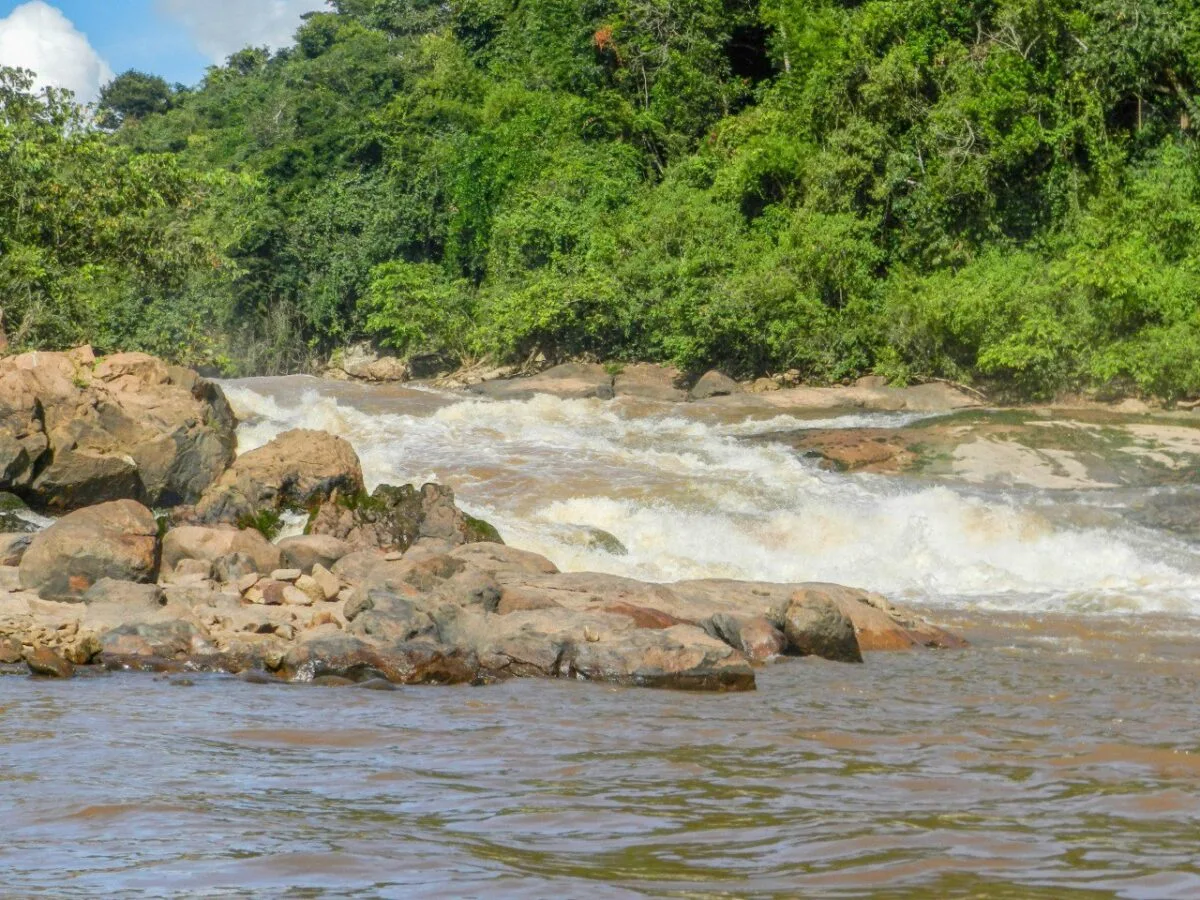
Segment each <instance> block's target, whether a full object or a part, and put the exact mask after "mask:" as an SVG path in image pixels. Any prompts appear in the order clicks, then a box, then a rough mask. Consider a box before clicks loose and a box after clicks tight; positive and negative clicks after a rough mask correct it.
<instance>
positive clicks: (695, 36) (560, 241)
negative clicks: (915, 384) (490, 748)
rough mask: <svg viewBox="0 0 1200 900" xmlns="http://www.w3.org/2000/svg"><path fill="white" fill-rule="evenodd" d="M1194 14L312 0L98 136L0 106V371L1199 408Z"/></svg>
mask: <svg viewBox="0 0 1200 900" xmlns="http://www.w3.org/2000/svg"><path fill="white" fill-rule="evenodd" d="M1198 129H1200V6H1197V5H1196V4H1195V3H1193V2H1191V0H330V4H329V10H328V11H327V12H319V13H314V14H311V15H309V16H308V17H306V19H305V20H304V22H303V25H302V26H301V27H300V29H299V31H298V32H297V34H296V40H295V44H294V45H293V46H291V47H289V48H287V49H285V50H282V51H278V52H274V53H271V52H269V51H267V50H266V49H261V48H253V47H250V48H246V49H245V50H242V51H240V52H238V53H235V54H234V55H233V56H231V57H229V59H228V60H227V61H226V62H225V64H223V65H220V66H214V67H212V68H210V69H209V70H208V72H207V74H206V75H205V77H204V79H203V81H202V82H201V83H199V84H198V85H195V86H192V87H186V86H182V85H175V86H171V85H167V84H166V83H165V82H163V81H162V79H159V78H156V77H155V76H153V75H152V74H147V73H139V72H128V73H125V74H124V75H121V76H118V78H117V79H116V80H115V81H114V82H113V83H112V84H110V85H108V86H107V87H106V88H105V90H104V94H103V95H102V98H101V100H100V102H99V104H98V108H97V109H95V110H93V111H91V114H90V118H89V114H87V113H85V112H84V111H81V110H79V109H78V108H77V107H75V106H74V104H73V103H72V102H71V99H70V98H69V97H67V96H63V95H62V94H58V93H54V92H50V94H48V95H47V94H45V93H42V94H38V95H35V94H34V93H33V92H32V90H31V88H30V81H29V79H28V76H27V74H25V73H21V72H17V71H14V70H2V73H0V192H2V193H3V196H4V197H5V198H6V200H5V202H4V203H3V204H0V303H2V304H3V310H4V318H3V325H4V328H5V329H6V331H7V335H8V339H9V341H10V343H11V344H13V345H15V346H18V347H20V346H29V347H34V346H42V347H45V346H63V345H68V344H73V343H77V342H80V341H84V340H87V341H91V342H92V343H93V344H95V345H97V347H98V348H99V349H113V348H140V349H146V350H149V351H152V352H155V353H159V354H163V355H167V356H171V357H174V358H177V359H180V360H181V361H183V362H187V363H191V364H206V365H214V366H217V367H219V368H221V369H222V370H224V371H227V372H231V373H239V372H240V373H249V372H274V371H294V370H299V369H304V368H305V367H307V366H309V365H311V364H312V362H313V361H314V360H316V359H319V358H322V357H324V356H326V355H328V354H329V353H331V352H333V351H334V350H336V349H337V348H338V347H341V346H344V345H346V344H348V343H350V342H353V341H358V340H362V339H370V340H373V341H375V342H377V343H378V344H380V345H382V346H386V347H390V348H393V349H394V351H395V352H397V353H400V354H418V353H420V354H426V353H437V354H442V355H443V356H445V357H447V358H448V359H455V360H461V359H473V358H477V357H481V356H483V355H490V356H492V357H494V358H496V359H505V360H522V359H526V358H528V357H530V356H531V355H533V354H539V353H540V354H543V355H544V356H545V357H547V358H548V359H561V358H568V357H575V356H580V355H591V356H595V357H596V358H601V359H605V360H633V359H640V360H654V361H658V360H662V361H671V362H674V363H676V364H678V365H680V366H681V367H683V368H684V369H685V370H688V371H699V370H702V369H704V368H707V367H710V366H719V367H721V368H723V369H725V370H726V371H727V372H729V374H732V375H735V376H749V375H755V374H761V373H766V372H772V371H782V370H788V369H797V370H799V371H800V373H801V374H802V375H803V376H804V377H805V378H807V379H810V380H813V381H817V382H835V381H839V380H843V379H846V378H850V377H854V376H857V375H860V374H864V373H877V374H882V375H885V376H887V377H888V378H890V379H893V380H896V381H901V382H902V381H907V380H912V379H916V378H921V377H943V378H949V379H953V380H956V381H962V382H972V383H977V384H983V385H985V386H991V387H994V388H996V389H998V390H1003V391H1007V392H1009V393H1010V394H1012V395H1015V396H1025V397H1038V396H1045V395H1049V394H1052V393H1054V392H1056V391H1061V390H1099V391H1110V392H1116V393H1121V392H1141V393H1145V394H1150V395H1155V396H1159V397H1163V398H1166V399H1168V400H1172V399H1178V398H1181V397H1187V396H1197V395H1200V155H1198V151H1197V130H1198Z"/></svg>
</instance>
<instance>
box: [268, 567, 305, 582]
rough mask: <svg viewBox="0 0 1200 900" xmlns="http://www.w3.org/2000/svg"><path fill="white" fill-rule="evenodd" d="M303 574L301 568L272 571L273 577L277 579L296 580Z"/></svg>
mask: <svg viewBox="0 0 1200 900" xmlns="http://www.w3.org/2000/svg"><path fill="white" fill-rule="evenodd" d="M303 574H304V573H303V572H301V571H300V570H299V569H276V570H275V571H273V572H272V573H271V578H272V579H274V580H275V581H295V580H296V579H297V578H299V577H300V576H301V575H303Z"/></svg>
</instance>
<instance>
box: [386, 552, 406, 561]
mask: <svg viewBox="0 0 1200 900" xmlns="http://www.w3.org/2000/svg"><path fill="white" fill-rule="evenodd" d="M383 559H384V562H396V561H397V560H401V559H404V554H403V553H402V552H401V551H399V550H392V551H390V552H388V553H385V554H384V555H383Z"/></svg>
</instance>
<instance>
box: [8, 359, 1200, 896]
mask: <svg viewBox="0 0 1200 900" xmlns="http://www.w3.org/2000/svg"><path fill="white" fill-rule="evenodd" d="M225 387H226V390H227V393H228V395H229V397H230V400H231V402H232V403H233V404H234V407H235V409H236V410H237V411H238V413H239V415H240V416H241V417H242V418H243V419H244V424H243V425H242V427H241V430H240V432H239V440H240V447H241V449H242V450H246V449H250V448H252V447H255V446H259V445H261V444H263V443H265V442H266V441H268V440H270V439H271V438H272V437H273V436H275V435H276V434H278V433H279V432H281V431H283V430H287V429H289V428H294V427H309V428H320V429H325V430H328V431H331V432H334V433H337V434H340V435H342V436H344V437H346V438H347V439H348V440H350V441H351V442H352V443H353V444H354V446H355V448H356V450H357V451H358V453H359V454H360V456H361V458H362V461H363V466H364V472H365V475H366V477H367V480H368V482H369V484H370V485H371V486H373V485H375V484H378V483H383V482H389V483H397V484H398V483H404V482H415V483H421V482H423V481H426V480H438V481H442V482H445V483H448V484H450V485H452V486H453V487H454V489H455V491H456V492H457V494H458V498H459V501H460V504H461V505H462V506H463V507H464V508H466V509H467V510H469V511H470V512H472V513H474V514H476V515H479V516H482V517H483V518H486V519H487V520H488V521H490V522H492V523H493V524H494V525H496V526H497V528H498V529H499V530H500V532H501V533H502V534H503V535H504V537H505V539H506V540H507V541H508V542H509V543H511V544H513V545H516V546H519V547H523V548H526V549H531V550H536V551H538V552H540V553H543V554H545V555H546V556H549V557H550V558H551V559H553V560H554V561H555V562H556V563H557V564H558V565H559V566H560V567H562V568H563V569H566V570H592V571H603V572H612V573H616V574H622V575H630V576H634V577H638V578H642V579H647V580H657V581H670V580H676V579H681V578H691V577H709V576H717V577H734V578H747V579H756V580H773V581H802V580H820V581H835V582H840V583H844V584H850V585H854V586H858V587H865V588H869V589H873V590H877V591H880V592H881V593H884V594H885V595H887V596H888V597H889V599H892V600H894V601H898V602H903V603H906V604H909V605H912V606H915V607H920V609H921V610H922V612H924V613H925V614H927V615H928V616H930V617H931V618H933V619H934V620H935V621H938V622H939V623H940V624H944V625H947V626H949V627H951V628H953V629H955V630H957V631H959V632H961V633H963V634H965V635H966V636H967V637H968V638H969V639H970V640H971V641H972V642H973V646H972V647H971V648H969V649H967V650H964V651H950V652H939V653H932V652H931V653H914V654H876V655H873V656H871V657H869V658H868V661H867V663H866V665H865V666H853V667H852V666H845V665H838V664H834V663H826V662H823V661H818V660H790V661H787V662H783V663H780V664H777V665H774V666H770V667H768V668H766V669H765V670H763V671H762V672H760V673H759V678H758V685H759V687H758V690H757V691H756V692H754V693H752V694H741V695H711V696H710V695H692V694H677V693H671V692H661V691H649V690H631V689H613V688H610V687H604V686H597V685H587V684H575V683H564V682H544V681H524V680H522V681H514V682H509V683H506V684H502V685H498V686H493V687H489V688H464V689H460V688H436V687H434V688H431V687H423V688H418V687H409V688H402V689H400V690H397V691H394V692H373V691H366V690H361V689H353V688H347V689H341V690H322V689H317V688H303V687H283V686H256V685H248V684H245V683H242V682H239V681H237V680H235V679H231V678H224V677H218V676H211V677H208V676H193V677H189V678H187V679H182V678H180V677H178V676H175V677H171V678H159V679H156V678H153V677H149V676H132V675H130V676H126V675H114V676H105V677H97V678H93V679H85V680H77V681H74V682H68V683H51V682H37V681H32V680H24V679H14V678H8V679H4V680H2V681H0V801H2V804H0V808H4V809H6V810H7V811H8V812H9V815H8V816H6V817H5V839H4V840H3V841H0V885H2V886H0V895H3V896H35V895H37V896H54V897H63V896H81V897H82V896H89V897H90V896H97V895H104V896H159V895H162V894H165V893H170V894H172V895H174V896H180V895H183V896H189V895H191V896H211V895H229V896H255V897H259V896H285V895H286V896H314V897H315V896H345V895H355V896H368V897H370V896H378V897H410V896H420V897H473V896H488V897H589V898H590V897H640V896H653V897H690V898H694V897H795V896H819V897H826V896H835V897H839V896H846V897H851V896H869V897H914V898H915V897H928V896H939V897H1013V898H1017V897H1065V896H1080V897H1108V896H1120V897H1195V896H1200V853H1198V851H1197V846H1198V845H1197V837H1200V827H1198V825H1197V822H1198V817H1200V716H1197V715H1196V713H1195V693H1196V686H1197V676H1198V675H1200V657H1198V656H1197V653H1196V649H1197V647H1200V617H1198V614H1200V551H1198V548H1197V546H1196V545H1195V544H1193V543H1190V542H1188V541H1186V540H1184V539H1182V538H1179V537H1176V536H1174V535H1172V534H1171V533H1169V532H1167V531H1163V530H1158V529H1155V528H1152V527H1147V526H1146V525H1144V524H1138V523H1137V522H1136V521H1135V520H1134V519H1133V518H1128V519H1126V518H1125V517H1123V516H1122V505H1123V504H1124V503H1126V502H1128V500H1129V494H1128V492H1121V491H1104V490H1075V491H1056V492H1053V491H1042V490H1037V489H1032V488H1030V489H1024V490H1018V489H1014V488H1005V489H998V488H986V487H981V486H978V485H975V486H971V485H966V484H956V483H954V482H952V481H935V480H931V479H930V480H921V479H902V478H896V477H888V476H872V475H840V474H835V473H831V472H826V471H822V470H821V469H819V468H818V467H817V466H816V465H815V463H814V462H813V461H812V460H809V459H805V458H802V457H800V456H799V455H797V453H796V452H795V451H794V450H792V449H791V448H789V447H787V446H784V445H783V444H777V443H774V442H771V441H765V442H764V441H762V440H760V439H759V437H760V436H761V435H765V434H775V433H780V432H786V431H787V430H789V429H797V428H806V427H807V428H812V427H821V428H848V427H861V426H863V425H868V424H886V425H902V424H906V423H908V422H910V421H912V419H913V417H912V416H909V415H906V414H896V413H891V414H882V413H881V414H855V415H844V416H838V415H832V414H829V413H822V414H821V416H822V418H820V419H815V418H808V419H806V418H796V417H793V416H790V415H786V416H781V415H777V414H770V415H767V414H763V415H754V414H746V412H745V411H744V410H740V409H738V408H737V407H734V406H719V405H705V404H687V405H680V406H658V405H654V404H648V403H639V402H635V401H630V400H618V401H612V402H607V403H606V402H603V401H583V400H572V401H563V400H558V399H555V398H552V397H537V398H534V399H532V400H527V401H490V400H472V399H465V398H464V397H463V395H458V394H447V393H439V392H436V391H432V390H423V389H416V388H408V387H364V386H360V385H354V384H342V383H336V382H325V381H318V380H315V379H308V378H299V377H291V378H279V379H251V380H245V381H239V382H231V383H228V384H226V385H225ZM1184 489H1186V486H1185V487H1180V488H1166V489H1165V490H1184ZM1139 521H1140V520H1139ZM596 529H600V530H602V531H604V532H607V533H608V534H610V535H612V536H613V537H615V538H616V539H617V540H618V541H619V542H620V544H622V545H624V548H625V549H626V550H627V552H625V553H621V552H619V551H620V549H621V548H619V547H616V546H615V545H613V543H612V542H611V541H609V540H607V539H605V540H600V539H598V533H597V531H596Z"/></svg>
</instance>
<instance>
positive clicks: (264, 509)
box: [193, 428, 363, 525]
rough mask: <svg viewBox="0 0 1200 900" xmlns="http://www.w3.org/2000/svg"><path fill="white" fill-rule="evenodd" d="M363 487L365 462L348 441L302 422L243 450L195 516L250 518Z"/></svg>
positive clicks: (309, 504)
mask: <svg viewBox="0 0 1200 900" xmlns="http://www.w3.org/2000/svg"><path fill="white" fill-rule="evenodd" d="M362 490H363V475H362V466H361V465H360V464H359V461H358V455H357V454H356V453H355V452H354V448H353V447H351V446H350V444H349V443H348V442H347V441H345V440H343V439H342V438H340V437H337V436H335V435H332V434H328V433H327V432H324V431H312V430H309V429H304V428H297V429H294V430H292V431H285V432H284V433H283V434H281V435H279V437H277V438H275V439H274V440H273V441H271V442H270V443H268V444H265V445H264V446H262V447H259V448H257V449H255V450H251V451H249V452H247V453H243V454H242V455H241V456H239V457H238V458H237V460H236V461H235V462H234V463H233V465H232V466H230V467H229V469H228V470H227V471H226V472H225V473H224V474H223V475H222V476H221V477H220V479H219V480H218V481H217V482H216V484H214V485H212V486H211V487H210V488H209V489H208V490H206V491H205V492H204V495H203V496H202V497H201V498H200V502H199V503H197V504H196V508H195V511H194V514H193V517H194V519H195V520H196V521H197V522H199V523H202V524H206V525H211V524H215V523H219V522H225V523H245V522H246V521H247V520H251V519H254V518H255V517H256V516H259V515H261V514H263V513H278V512H280V511H282V510H286V509H307V508H309V507H312V506H315V505H317V504H319V503H321V502H323V501H325V500H328V499H329V498H330V497H331V496H332V495H333V494H334V493H338V492H340V493H343V494H356V493H360V492H361V491H362Z"/></svg>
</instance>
